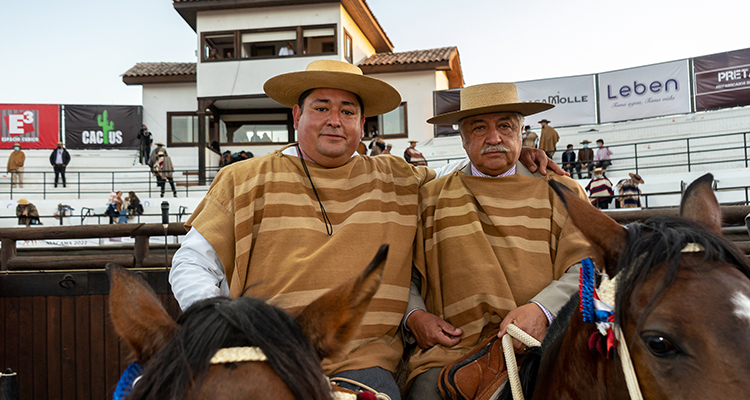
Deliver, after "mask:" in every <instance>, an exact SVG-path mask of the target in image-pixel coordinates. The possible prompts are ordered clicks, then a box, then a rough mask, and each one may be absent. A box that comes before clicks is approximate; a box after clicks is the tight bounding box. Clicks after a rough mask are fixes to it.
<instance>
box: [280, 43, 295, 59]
mask: <svg viewBox="0 0 750 400" xmlns="http://www.w3.org/2000/svg"><path fill="white" fill-rule="evenodd" d="M279 55H280V56H293V55H294V45H293V44H292V42H286V47H282V48H281V49H279Z"/></svg>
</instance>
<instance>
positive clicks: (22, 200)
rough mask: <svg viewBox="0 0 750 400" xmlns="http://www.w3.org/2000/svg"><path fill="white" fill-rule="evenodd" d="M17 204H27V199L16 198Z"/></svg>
mask: <svg viewBox="0 0 750 400" xmlns="http://www.w3.org/2000/svg"><path fill="white" fill-rule="evenodd" d="M18 204H20V205H22V206H25V205H26V204H29V201H28V200H26V198H25V197H24V198H20V199H18Z"/></svg>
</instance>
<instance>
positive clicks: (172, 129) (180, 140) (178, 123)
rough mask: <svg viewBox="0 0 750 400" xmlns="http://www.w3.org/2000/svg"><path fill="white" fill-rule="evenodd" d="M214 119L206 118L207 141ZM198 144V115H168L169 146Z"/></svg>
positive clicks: (176, 113) (181, 113)
mask: <svg viewBox="0 0 750 400" xmlns="http://www.w3.org/2000/svg"><path fill="white" fill-rule="evenodd" d="M212 123H213V117H212V116H210V115H207V116H206V140H208V138H209V137H210V136H209V132H210V129H211V124H212ZM197 144H198V115H196V114H195V113H194V112H168V113H167V145H168V146H181V145H182V146H196V145H197Z"/></svg>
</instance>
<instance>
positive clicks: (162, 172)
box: [148, 142, 177, 197]
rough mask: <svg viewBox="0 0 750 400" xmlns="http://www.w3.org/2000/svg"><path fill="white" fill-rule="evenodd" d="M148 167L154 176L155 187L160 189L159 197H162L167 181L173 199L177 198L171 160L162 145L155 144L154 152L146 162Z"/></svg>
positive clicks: (160, 143)
mask: <svg viewBox="0 0 750 400" xmlns="http://www.w3.org/2000/svg"><path fill="white" fill-rule="evenodd" d="M148 165H149V166H150V167H151V172H153V173H154V176H156V185H157V186H159V188H161V197H164V190H165V189H166V186H167V181H169V185H170V186H171V187H172V193H174V197H177V188H175V186H174V179H172V173H173V172H174V165H173V164H172V159H171V158H169V155H168V154H167V149H165V148H164V143H162V142H159V143H156V150H154V154H152V155H151V159H149V160H148Z"/></svg>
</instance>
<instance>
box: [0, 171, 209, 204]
mask: <svg viewBox="0 0 750 400" xmlns="http://www.w3.org/2000/svg"><path fill="white" fill-rule="evenodd" d="M218 170H219V168H218V167H216V168H214V167H212V168H209V169H208V171H209V173H208V176H207V177H206V184H207V185H210V184H211V182H212V181H213V177H214V176H215V175H216V171H218ZM65 176H66V178H67V179H66V185H65V187H63V185H62V182H58V184H57V187H55V183H54V177H55V173H54V172H52V171H24V172H23V178H24V183H23V188H17V187H14V185H13V184H11V180H10V179H8V181H7V182H4V183H3V184H2V185H0V196H3V197H5V196H7V198H9V199H11V200H12V199H14V197H15V198H20V197H26V196H33V197H35V198H38V197H41V198H42V199H47V196H48V195H52V194H54V195H60V194H63V195H75V196H76V197H77V198H79V199H80V198H82V196H84V197H87V196H88V195H96V194H109V193H110V192H117V191H121V192H123V193H127V192H129V191H134V192H136V193H137V194H139V195H142V194H144V193H148V196H144V197H152V196H153V195H156V194H158V193H160V191H161V188H160V187H159V186H158V185H157V184H156V183H157V180H156V178H155V177H154V175H153V173H151V172H150V171H110V172H101V171H67V172H66V174H65ZM172 176H173V178H172V179H173V180H174V183H175V189H176V190H177V192H178V193H183V194H184V195H185V196H189V195H190V192H191V188H193V189H192V191H193V192H195V187H196V186H197V185H198V170H177V171H174V172H173V173H172ZM39 177H41V179H40V178H39ZM82 178H83V179H82ZM204 190H205V188H204V187H202V189H201V190H200V191H204ZM171 191H172V188H171V187H170V184H169V181H166V182H165V193H166V195H169V194H170V193H171Z"/></svg>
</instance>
